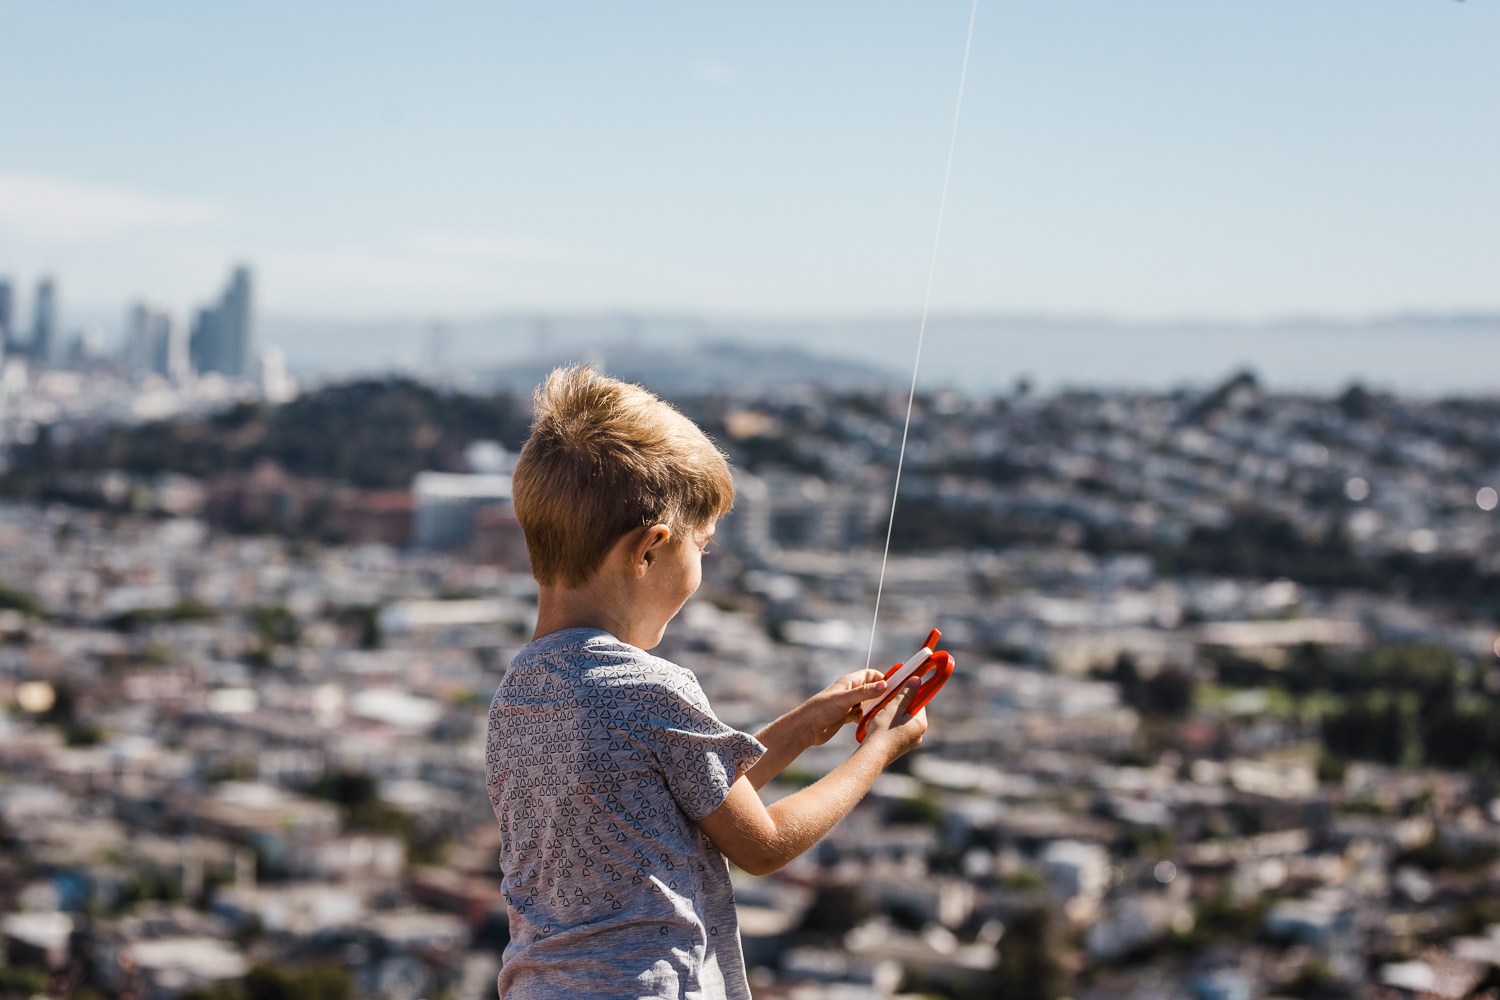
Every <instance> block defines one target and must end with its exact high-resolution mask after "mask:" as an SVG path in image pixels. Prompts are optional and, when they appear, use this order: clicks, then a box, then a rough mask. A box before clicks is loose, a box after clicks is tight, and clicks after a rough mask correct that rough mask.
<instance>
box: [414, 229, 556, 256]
mask: <svg viewBox="0 0 1500 1000" xmlns="http://www.w3.org/2000/svg"><path fill="white" fill-rule="evenodd" d="M411 248H412V249H413V250H414V251H416V252H417V253H419V254H422V255H424V256H433V257H449V258H452V257H469V258H483V257H489V258H499V259H505V260H521V259H540V258H548V257H558V256H560V255H561V254H562V252H563V247H562V245H561V244H559V243H557V242H554V241H551V240H538V239H531V238H529V237H525V236H512V235H508V234H503V233H463V232H430V233H419V234H417V235H416V236H415V237H413V239H412V241H411Z"/></svg>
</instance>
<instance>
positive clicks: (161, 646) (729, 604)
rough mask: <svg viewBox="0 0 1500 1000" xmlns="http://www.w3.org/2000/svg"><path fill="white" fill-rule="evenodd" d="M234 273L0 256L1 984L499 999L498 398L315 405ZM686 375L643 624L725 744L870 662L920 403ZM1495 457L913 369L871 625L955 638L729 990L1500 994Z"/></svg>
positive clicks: (1200, 400) (781, 900)
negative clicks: (110, 285) (679, 595)
mask: <svg viewBox="0 0 1500 1000" xmlns="http://www.w3.org/2000/svg"><path fill="white" fill-rule="evenodd" d="M250 283H251V279H250V275H249V273H248V272H246V271H244V270H240V271H236V272H235V274H234V275H233V276H232V278H231V280H230V282H229V284H228V287H227V290H226V291H225V293H224V294H223V296H222V298H221V299H219V301H218V302H217V304H215V305H213V306H211V307H209V308H206V309H205V310H203V311H202V312H201V313H199V315H198V317H197V319H196V320H195V321H194V322H193V323H192V324H191V325H190V326H188V325H185V324H183V323H182V322H181V321H180V320H179V319H177V318H174V317H172V316H170V315H168V314H166V313H163V312H161V311H159V310H155V309H153V307H151V306H149V305H141V306H139V307H135V308H133V309H132V310H131V312H130V313H129V317H128V322H127V329H128V331H129V334H128V336H127V338H126V341H125V343H124V344H123V345H122V349H121V351H120V352H117V353H116V354H115V355H114V356H110V357H105V356H104V355H103V353H102V352H101V351H99V350H96V349H93V348H90V347H89V346H88V344H86V343H85V342H84V341H82V340H80V341H77V342H76V343H75V345H73V346H68V347H66V348H65V349H61V348H57V347H55V346H52V345H53V343H54V340H55V337H56V332H55V330H54V329H53V327H52V326H51V325H50V324H51V320H50V319H49V318H48V317H49V316H50V315H51V314H50V312H49V310H50V309H52V306H51V305H48V304H46V303H50V302H51V295H52V292H51V290H50V286H49V290H48V291H47V293H46V295H45V296H44V295H43V294H42V292H41V291H39V292H38V297H37V303H38V305H37V309H36V320H35V322H34V323H33V324H32V330H31V333H30V335H29V337H25V336H23V335H22V333H21V331H20V330H19V327H18V326H17V323H18V322H19V321H18V320H16V319H15V317H14V315H13V311H12V309H11V305H10V293H9V289H8V286H4V285H0V322H3V324H4V326H5V347H6V360H5V367H4V369H3V375H0V386H3V393H0V439H3V444H4V446H5V457H4V471H3V476H0V492H3V494H4V496H5V498H6V499H5V500H4V502H3V505H0V583H3V586H0V635H3V645H0V704H3V706H4V712H3V714H0V838H3V845H4V849H3V855H0V937H3V941H4V946H5V947H4V954H5V964H4V965H3V966H0V994H3V995H4V996H6V997H9V996H21V997H30V996H33V995H37V994H45V995H47V996H53V997H59V998H71V1000H96V998H99V997H110V998H115V997H118V998H131V1000H134V998H146V1000H176V998H179V997H182V998H192V1000H272V998H282V997H286V998H291V997H298V998H304V997H305V998H309V1000H312V998H317V1000H341V998H344V997H348V996H360V997H365V996H370V997H375V996H379V997H388V998H391V1000H419V998H436V997H439V996H443V997H451V998H454V1000H469V998H483V997H487V996H493V995H494V992H495V975H496V972H497V970H498V968H499V962H500V953H501V950H502V949H503V947H504V945H505V943H506V941H507V939H508V936H507V929H506V916H505V906H504V900H503V898H502V897H501V895H500V891H499V885H500V882H499V879H500V872H499V871H498V870H497V869H496V857H497V852H498V846H497V843H498V842H497V838H498V833H497V831H496V827H495V823H494V820H493V817H492V815H491V814H490V809H489V803H488V799H487V796H486V794H485V791H484V756H483V741H484V727H485V714H486V709H487V705H488V703H489V700H490V697H491V695H492V693H493V691H494V689H495V686H496V684H497V683H498V681H499V678H500V676H501V674H502V673H503V671H504V669H505V666H506V664H507V662H508V661H509V659H510V658H511V656H512V655H513V654H514V652H515V651H516V650H517V649H518V648H519V647H520V646H521V645H523V644H524V643H525V642H526V641H527V640H528V639H529V637H530V634H531V629H532V627H533V625H534V622H535V615H536V587H535V583H534V581H533V580H532V579H531V577H530V575H529V573H528V572H527V567H526V554H525V547H524V544H523V541H522V539H521V536H520V532H519V527H518V525H517V523H516V521H515V517H514V514H513V512H512V510H511V508H510V502H509V495H510V479H509V473H510V471H511V468H512V465H513V459H514V455H515V452H516V449H517V448H518V447H519V445H520V443H521V441H522V440H523V439H524V436H525V433H526V428H527V423H528V419H529V415H528V402H527V395H526V393H525V392H524V391H522V387H521V386H519V385H516V386H512V387H510V388H507V389H506V390H505V391H502V392H498V393H490V394H464V393H460V392H456V391H453V390H452V389H451V388H444V387H442V386H439V385H435V384H429V383H424V382H421V381H417V380H412V379H405V378H389V379H373V380H363V381H350V382H342V383H335V384H328V385H324V386H321V387H318V388H316V389H309V390H307V391H304V392H302V393H301V394H298V392H297V388H296V386H295V384H294V383H292V381H291V380H290V379H289V378H288V377H287V376H286V374H285V372H284V371H283V370H282V369H281V368H280V367H279V366H278V364H277V362H276V360H275V357H274V355H267V356H265V358H264V359H263V360H256V355H255V353H254V352H253V345H252V338H251V336H250V330H251V324H250V315H251V314H250ZM723 350H728V348H724V349H723ZM737 350H739V353H738V354H736V355H735V356H734V357H735V362H734V363H735V364H740V365H744V366H745V367H746V370H748V369H749V368H751V367H753V366H755V365H759V366H761V367H760V368H759V369H757V370H760V371H763V372H770V373H775V372H795V370H796V367H797V364H798V363H799V357H800V356H799V355H796V354H795V353H791V354H789V353H787V352H785V351H783V352H779V353H773V354H765V353H762V354H756V353H755V352H754V351H751V350H749V349H737ZM809 364H811V362H810V361H809ZM820 364H821V362H820ZM648 367H649V366H648ZM523 374H525V373H520V372H517V373H512V377H513V379H515V380H516V381H518V382H524V381H526V379H527V378H529V377H530V376H529V375H526V376H525V377H524V378H523V377H522V375H523ZM668 374H669V375H670V378H667V377H666V376H664V381H665V382H666V383H667V385H666V387H665V388H664V390H663V391H670V392H671V394H672V395H673V398H674V402H676V403H677V404H678V405H679V406H681V407H682V408H683V410H684V411H685V412H686V413H688V414H689V415H690V416H692V417H693V418H694V419H696V420H698V421H699V422H700V423H701V424H702V426H704V427H705V429H706V430H708V432H709V433H710V434H712V435H713V436H714V437H715V439H716V440H717V441H719V442H720V443H721V445H722V446H723V447H724V448H725V449H726V450H727V451H728V452H729V454H730V455H731V457H732V459H733V461H734V464H735V468H736V481H737V490H738V499H737V503H736V506H735V509H734V511H733V512H732V514H731V515H730V516H729V518H728V519H727V521H726V522H725V524H724V525H723V526H722V527H721V530H720V532H719V539H720V540H721V541H720V543H718V544H716V545H715V547H714V549H713V551H712V552H711V555H710V556H709V558H708V560H707V562H706V579H705V584H704V586H703V588H702V590H701V591H700V593H699V594H698V595H697V597H696V598H695V599H694V600H692V601H691V602H690V603H689V604H688V605H687V607H686V608H684V610H683V612H682V614H681V615H680V616H679V619H678V620H677V621H676V622H674V624H673V625H672V626H671V628H670V629H669V630H668V635H667V639H666V641H665V642H664V644H663V646H662V647H661V649H660V650H659V652H660V653H661V654H662V655H664V656H667V657H669V658H672V659H674V660H677V661H678V662H681V663H683V664H685V665H687V666H689V667H690V668H692V669H693V670H694V671H695V672H696V673H697V674H698V676H699V677H700V679H701V680H702V682H703V686H704V689H705V690H706V691H707V693H708V695H709V697H710V699H711V700H712V702H713V704H714V705H715V707H716V709H717V710H718V712H719V713H720V715H721V716H722V717H723V718H724V719H725V721H727V722H728V723H730V724H731V725H734V726H736V727H739V728H742V729H746V730H751V731H754V730H755V729H756V728H757V727H758V726H760V725H762V724H764V723H766V722H768V721H770V720H771V719H774V718H775V717H777V716H778V715H780V714H781V713H783V712H785V711H786V710H788V709H790V708H791V707H793V706H794V705H796V704H797V703H798V702H800V701H801V700H802V699H803V698H805V697H807V696H808V695H810V694H812V693H813V692H815V691H817V690H819V689H820V688H821V687H823V686H824V685H826V684H827V683H829V682H830V681H832V680H833V679H834V678H836V677H838V676H840V675H841V674H844V673H846V672H848V671H850V670H854V669H857V668H859V667H861V666H863V665H864V659H865V648H864V647H865V641H866V637H867V635H868V630H869V621H870V615H871V611H872V608H873V602H874V592H875V584H876V579H877V575H878V573H879V568H880V555H879V546H880V544H881V542H882V541H883V536H884V532H885V526H886V517H887V515H888V506H887V505H888V504H889V497H890V491H891V486H892V480H893V474H894V468H895V462H896V454H897V449H898V447H899V444H900V437H901V427H902V419H903V416H904V413H905V406H906V397H905V395H904V393H893V392H889V391H886V390H884V389H882V388H878V387H877V388H870V387H868V384H869V380H868V379H866V378H865V377H864V376H865V375H867V374H868V373H867V372H864V371H863V370H860V369H857V367H855V366H848V367H847V369H846V370H844V371H843V373H842V374H843V376H846V377H840V373H839V372H835V371H831V370H827V371H825V370H823V369H820V370H819V376H818V377H819V380H820V382H821V384H813V383H811V382H809V381H807V380H800V381H799V380H797V379H795V378H784V379H781V380H780V381H778V380H776V379H774V378H770V377H768V378H766V379H764V380H763V382H764V386H763V387H755V386H748V387H742V388H737V389H736V388H724V387H723V386H722V385H717V386H710V387H707V388H702V387H700V389H698V390H694V388H693V386H694V384H695V383H694V382H693V381H692V379H691V378H690V377H689V376H690V375H691V372H690V371H688V370H687V369H685V368H684V369H673V371H672V372H670V373H668ZM631 375H632V377H639V378H641V379H643V380H644V381H646V382H647V384H648V385H650V384H652V379H653V376H652V372H651V371H649V370H644V371H641V372H632V373H631ZM495 384H497V385H507V386H508V385H510V383H507V382H505V381H504V379H500V380H497V382H496V383H495ZM862 385H863V386H866V387H864V388H861V386H862ZM1497 486H1500V402H1496V401H1495V400H1491V399H1479V398H1466V399H1442V400H1432V399H1417V398H1399V397H1396V396H1393V395H1389V394H1384V393H1379V392H1373V391H1368V390H1366V389H1363V388H1361V387H1359V386H1351V387H1350V388H1348V389H1347V391H1344V392H1342V393H1340V394H1338V395H1336V396H1329V397H1321V396H1314V395H1305V394H1304V395H1293V394H1285V393H1278V392H1274V391H1271V390H1269V389H1267V388H1266V387H1264V386H1262V385H1260V384H1259V383H1258V382H1257V380H1256V378H1255V377H1254V376H1253V375H1252V374H1250V373H1243V374H1239V375H1235V376H1234V377H1232V378H1229V379H1228V380H1226V381H1224V382H1223V383H1222V384H1220V385H1218V386H1210V387H1200V388H1196V389H1183V390H1180V391H1176V392H1172V393H1156V394H1151V393H1136V392H1123V391H1122V392H1102V391H1101V392H1077V393H1055V394H1043V393H1037V392H1034V391H1031V390H1030V389H1029V388H1028V387H1027V386H1025V385H1018V386H1017V387H1016V389H1015V390H1014V391H1013V392H1009V393H1006V394H1004V395H1000V396H975V395H964V394H960V393H956V392H936V393H930V394H924V395H921V396H919V397H918V399H917V402H916V408H915V412H914V415H913V418H912V428H911V443H910V446H909V450H908V452H907V457H906V472H905V476H904V478H903V482H902V495H901V502H900V504H899V506H898V508H897V511H896V518H895V528H894V534H893V540H892V544H893V552H894V554H893V556H892V558H891V563H890V568H889V571H888V574H887V577H886V581H885V596H884V599H883V606H882V610H881V617H880V630H879V633H878V635H877V636H876V656H877V661H878V663H879V664H880V665H882V666H888V665H889V664H891V663H894V662H896V661H897V660H899V659H900V658H901V657H902V656H904V655H905V654H907V653H910V652H911V651H912V650H913V648H914V647H915V645H916V644H917V642H919V641H920V639H921V638H922V637H923V636H925V635H926V633H927V630H928V629H929V628H932V627H934V626H936V627H938V628H940V629H942V630H943V632H944V637H945V638H944V647H945V648H947V649H949V650H951V651H952V652H953V653H954V654H955V656H956V657H957V661H958V672H957V673H956V674H955V676H954V679H953V681H952V682H951V683H950V684H949V686H948V687H947V688H946V689H945V690H944V691H943V692H942V693H941V694H940V695H939V697H938V698H937V700H936V701H934V702H933V704H932V707H931V709H930V713H931V715H932V727H931V730H930V731H929V734H928V737H927V739H926V741H925V743H924V745H923V747H922V748H921V750H920V751H918V752H916V753H914V754H912V755H910V756H909V757H908V758H905V759H903V760H902V761H901V762H899V764H898V765H897V766H896V767H895V768H893V770H892V772H891V773H888V774H886V775H884V776H883V777H881V778H880V779H879V781H878V783H877V784H876V786H875V789H874V791H873V792H872V794H871V795H870V796H869V797H868V798H867V799H866V800H865V801H864V802H863V803H862V804H861V805H859V806H858V807H857V808H856V809H855V811H854V812H853V813H852V814H851V815H850V816H849V817H848V818H847V819H846V820H844V821H843V822H842V823H840V824H839V826H838V827H837V828H836V829H835V830H834V831H833V832H832V833H831V834H830V835H829V836H828V837H827V838H826V839H825V840H824V841H823V842H822V843H820V844H819V845H818V846H817V847H816V848H815V849H814V850H813V851H811V852H810V853H809V854H807V855H806V856H804V857H803V858H801V859H799V860H798V861H797V862H795V863H794V864H792V865H790V866H789V867H788V868H787V869H785V870H783V871H782V872H779V873H777V874H775V875H773V876H770V877H766V878H752V877H748V876H743V875H741V874H740V873H738V872H736V873H735V881H736V887H737V895H738V900H739V905H740V925H741V935H742V940H743V945H744V949H745V953H746V957H747V960H748V963H749V965H750V966H751V967H752V969H753V973H752V985H753V988H754V991H755V995H756V997H757V998H761V1000H764V998H777V997H788V998H792V997H795V998H803V1000H816V998H864V997H886V996H891V995H899V994H912V995H927V996H946V997H953V998H967V997H974V998H978V997H992V996H993V997H1006V998H1018V1000H1058V998H1061V997H1071V998H1074V1000H1103V998H1112V997H1129V998H1132V1000H1157V998H1160V1000H1167V998H1179V997H1180V998H1189V997H1191V998H1196V1000H1251V998H1260V997H1271V996H1277V997H1297V998H1304V1000H1317V998H1343V997H1371V998H1396V997H1422V998H1441V1000H1463V998H1465V997H1469V996H1486V997H1489V998H1494V997H1496V996H1500V798H1497V796H1500V659H1497V653H1500V645H1497V628H1496V626H1497V621H1500V540H1497V537H1496V533H1495V530H1494V519H1495V518H1496V516H1497V513H1496V507H1497V500H1500V497H1497V493H1496V487H1497ZM852 740H853V737H852V734H850V733H845V734H843V735H842V736H841V737H840V738H838V739H836V740H834V741H833V742H832V743H830V744H829V745H827V746H825V747H820V748H815V749H814V750H812V751H809V752H808V753H807V754H805V755H804V756H803V757H802V758H801V759H800V760H799V761H798V762H797V764H796V766H795V767H794V768H792V769H791V770H789V771H788V772H787V773H786V774H785V775H784V776H783V778H782V779H781V780H779V781H777V782H775V783H773V784H771V785H770V786H768V787H767V788H766V789H765V794H766V796H767V797H768V798H771V799H774V798H775V797H777V796H780V795H785V794H787V793H788V792H789V791H791V790H793V789H795V788H796V787H798V786H800V785H802V784H805V783H807V782H811V781H813V780H815V779H816V778H817V777H818V776H819V775H820V774H822V773H825V772H826V771H827V770H829V769H830V768H832V767H833V766H835V765H836V763H837V762H838V761H839V760H841V759H842V758H843V757H844V756H846V755H847V754H848V753H849V752H850V751H851V749H852V747H853V741H852Z"/></svg>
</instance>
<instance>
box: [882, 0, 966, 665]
mask: <svg viewBox="0 0 1500 1000" xmlns="http://www.w3.org/2000/svg"><path fill="white" fill-rule="evenodd" d="M978 13H979V0H974V2H973V4H972V6H970V8H969V32H968V34H967V35H966V36H965V38H964V61H963V69H962V70H960V71H959V74H958V101H957V102H956V103H955V104H954V107H953V130H952V132H951V133H950V134H949V136H948V162H947V164H946V165H945V166H944V167H943V194H942V197H941V198H939V199H938V215H937V228H936V230H935V231H934V233H933V235H932V259H931V260H930V261H929V262H928V265H927V292H926V294H925V295H923V296H922V322H921V324H920V325H919V326H918V327H917V356H916V359H915V360H914V361H913V362H912V366H911V391H910V392H909V393H907V396H906V422H905V423H904V424H902V426H901V450H900V452H899V453H898V454H897V456H896V483H895V487H894V488H893V489H892V490H891V516H890V519H889V520H888V521H886V525H885V551H884V552H882V553H881V556H880V580H879V582H878V583H876V585H875V613H874V615H872V616H871V618H870V647H869V649H868V650H867V651H866V653H865V669H866V670H868V669H870V663H871V662H872V661H873V660H874V659H875V629H876V626H878V625H879V624H880V597H881V594H882V593H884V591H885V566H886V563H887V561H889V559H890V557H891V532H892V530H893V529H894V528H895V526H896V498H897V497H898V496H900V495H901V470H902V467H903V466H904V465H905V463H906V436H907V433H908V432H909V431H910V430H911V410H912V404H913V403H914V402H915V401H916V398H917V372H918V370H920V369H921V367H922V341H923V340H924V339H925V338H926V336H927V312H928V309H929V307H930V306H931V305H932V280H933V278H934V277H935V276H936V275H937V261H938V246H939V244H940V243H941V242H942V239H943V213H944V211H945V210H946V209H947V207H948V178H949V176H950V175H951V174H952V173H953V150H954V148H955V147H956V146H957V145H958V116H959V112H960V111H962V110H963V106H964V83H965V81H967V80H968V78H969V46H970V45H971V44H972V43H973V41H974V17H975V15H976V14H978Z"/></svg>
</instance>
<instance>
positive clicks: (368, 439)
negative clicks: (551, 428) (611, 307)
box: [0, 379, 530, 498]
mask: <svg viewBox="0 0 1500 1000" xmlns="http://www.w3.org/2000/svg"><path fill="white" fill-rule="evenodd" d="M529 420H530V418H529V414H528V411H527V408H526V407H524V406H523V405H521V404H520V403H519V402H518V401H517V400H515V399H513V398H512V397H510V396H504V395H496V396H470V395H465V394H462V393H454V392H444V391H440V390H438V389H435V388H433V387H431V386H427V385H423V384H421V383H419V382H415V381H412V380H410V379H386V380H365V381H359V382H349V383H344V384H341V385H332V386H327V387H325V388H322V389H319V390H317V391H316V392H311V393H308V394H306V395H304V396H301V397H299V398H298V399H295V400H293V401H292V402H290V403H286V404H284V405H282V406H268V405H264V404H258V403H241V404H238V405H236V406H234V407H232V408H230V409H228V410H225V411H224V412H222V413H218V414H215V415H213V416H211V417H207V418H204V417H179V418H175V419H172V420H160V421H153V422H150V423H145V424H139V425H134V426H125V425H116V426H108V427H103V428H99V429H97V430H94V431H92V432H89V433H85V434H81V435H77V436H74V435H72V434H66V433H59V432H58V431H56V430H55V429H52V428H42V429H41V430H40V432H39V433H38V436H37V439H36V440H35V441H34V442H33V443H31V444H29V445H19V444H18V445H14V446H12V447H11V449H10V454H9V456H8V457H9V470H8V472H7V473H6V475H5V476H4V477H3V479H0V490H3V491H4V492H5V493H7V494H9V495H11V496H26V497H39V498H49V497H51V496H54V495H57V494H58V493H59V492H65V491H66V487H65V480H66V477H68V476H69V475H70V474H76V473H79V472H90V471H101V470H105V469H119V470H122V471H124V472H127V473H135V474H140V475H154V474H158V473H163V472H175V473H180V474H182V475H187V476H194V477H197V478H200V479H209V478H212V477H213V476H215V475H218V474H221V473H226V472H241V471H246V470H249V469H252V468H254V467H255V465H256V464H257V463H259V462H261V461H263V460H265V459H271V460H273V461H275V462H277V463H278V464H280V465H281V466H282V467H283V468H284V469H286V471H287V472H289V473H291V474H292V475H294V476H298V477H302V478H308V479H322V480H329V481H333V482H339V483H346V484H349V485H352V486H358V487H364V488H372V489H380V488H394V487H404V486H407V485H409V484H410V482H411V479H412V476H414V475H415V474H416V473H418V472H420V471H422V470H424V469H450V470H459V469H462V468H463V458H462V453H463V449H464V447H465V446H466V445H468V444H469V443H470V442H472V441H475V440H479V439H489V440H495V441H499V442H500V443H501V444H503V445H505V446H506V447H507V448H511V449H516V448H519V447H520V445H521V442H522V441H523V440H524V439H525V437H526V433H527V427H528V424H529Z"/></svg>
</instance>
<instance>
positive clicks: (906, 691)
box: [891, 677, 926, 721]
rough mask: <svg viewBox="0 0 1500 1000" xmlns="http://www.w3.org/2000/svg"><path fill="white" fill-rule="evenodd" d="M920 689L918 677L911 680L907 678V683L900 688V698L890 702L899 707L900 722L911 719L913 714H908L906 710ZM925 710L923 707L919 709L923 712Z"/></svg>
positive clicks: (920, 681)
mask: <svg viewBox="0 0 1500 1000" xmlns="http://www.w3.org/2000/svg"><path fill="white" fill-rule="evenodd" d="M921 687H922V679H921V678H920V677H911V678H908V679H907V681H906V683H905V684H903V685H902V686H901V697H899V698H893V699H891V700H892V701H894V702H896V703H897V704H898V705H900V706H901V711H900V715H899V717H900V718H901V720H902V721H905V720H906V719H909V718H911V717H912V715H913V714H914V713H912V712H910V711H909V710H908V709H909V708H910V706H911V703H912V702H913V701H915V700H916V697H917V691H918V690H920V689H921ZM925 710H926V709H925V707H924V708H923V709H921V711H925Z"/></svg>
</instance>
